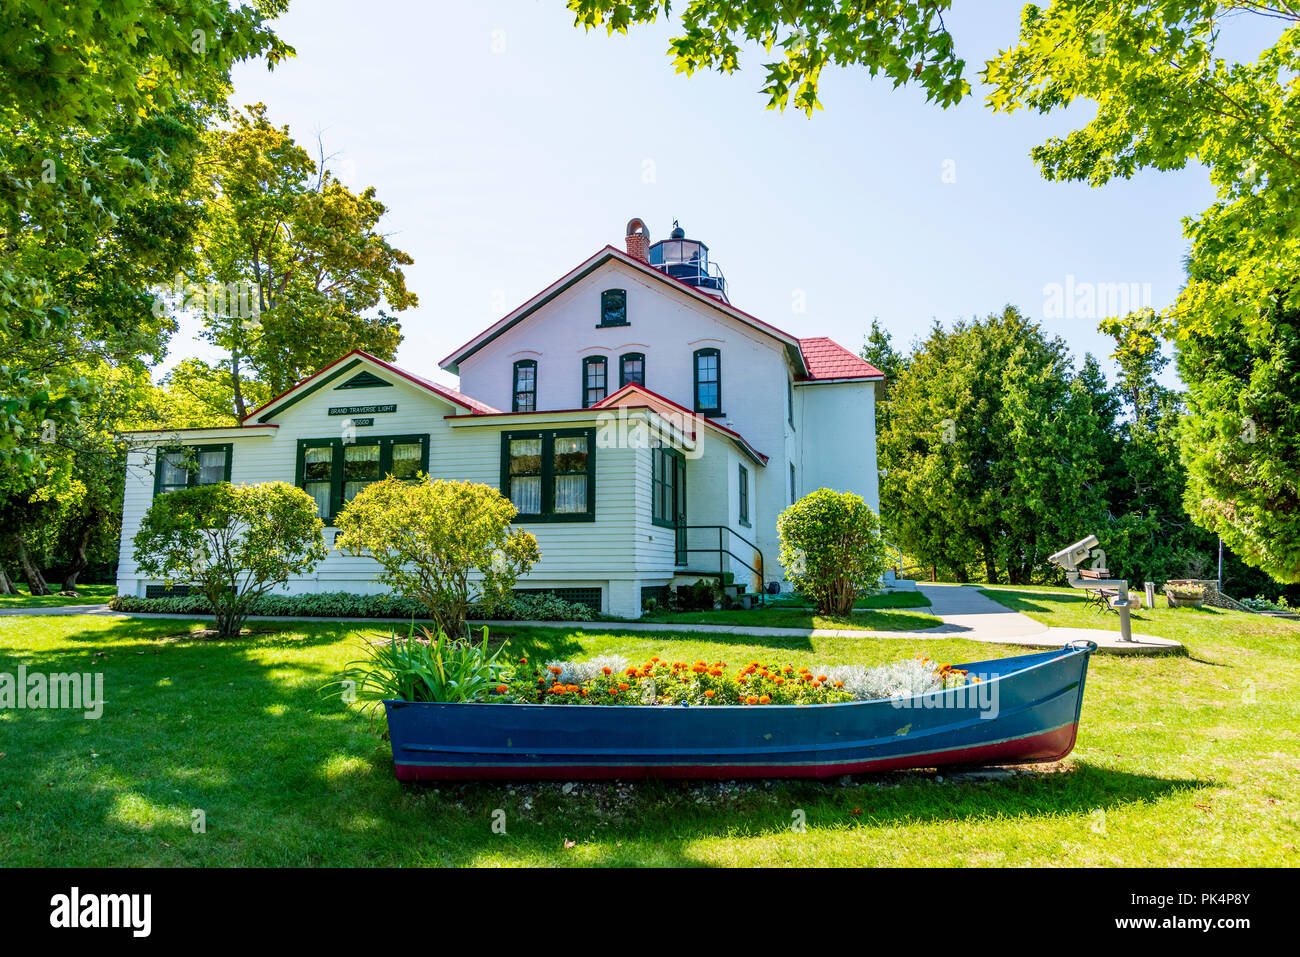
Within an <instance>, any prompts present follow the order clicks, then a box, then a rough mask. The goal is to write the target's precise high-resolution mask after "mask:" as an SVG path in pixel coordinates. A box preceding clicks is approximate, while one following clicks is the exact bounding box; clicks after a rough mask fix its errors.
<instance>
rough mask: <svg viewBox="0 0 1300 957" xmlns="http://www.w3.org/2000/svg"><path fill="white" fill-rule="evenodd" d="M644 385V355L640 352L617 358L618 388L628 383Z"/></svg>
mask: <svg viewBox="0 0 1300 957" xmlns="http://www.w3.org/2000/svg"><path fill="white" fill-rule="evenodd" d="M631 382H635V383H636V384H637V385H645V355H644V354H643V353H640V352H628V353H625V354H623V355H621V356H619V357H618V387H619V388H620V389H621V388H623V386H625V385H627V384H628V383H631Z"/></svg>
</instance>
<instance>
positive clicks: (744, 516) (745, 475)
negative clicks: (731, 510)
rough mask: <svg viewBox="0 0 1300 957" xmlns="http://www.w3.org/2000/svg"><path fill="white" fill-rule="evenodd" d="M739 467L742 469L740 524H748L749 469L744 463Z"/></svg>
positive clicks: (740, 476)
mask: <svg viewBox="0 0 1300 957" xmlns="http://www.w3.org/2000/svg"><path fill="white" fill-rule="evenodd" d="M737 467H738V468H739V469H740V473H739V480H740V485H739V488H740V495H739V501H740V508H739V513H740V516H739V517H740V524H741V525H748V524H749V469H747V468H745V466H743V465H738V466H737Z"/></svg>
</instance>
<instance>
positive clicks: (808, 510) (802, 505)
mask: <svg viewBox="0 0 1300 957" xmlns="http://www.w3.org/2000/svg"><path fill="white" fill-rule="evenodd" d="M776 528H777V532H778V534H779V535H780V537H781V564H782V565H784V566H785V576H786V578H788V579H789V580H790V581H791V582H793V583H794V587H795V591H797V592H799V593H801V594H804V595H807V596H808V597H809V598H810V599H812V601H813V602H814V603H815V604H816V606H817V610H818V611H820V612H821V613H822V614H824V615H825V614H832V615H847V614H849V612H851V611H852V610H853V603H854V601H856V600H857V597H858V595H859V594H860V593H861V592H863V591H865V590H867V589H868V588H874V587H876V586H877V585H879V584H880V580H881V578H882V577H883V576H884V574H885V568H886V566H887V564H888V561H887V557H886V554H885V544H884V540H883V539H882V538H881V537H880V520H879V519H878V518H877V517H876V513H875V512H873V511H872V510H871V509H870V508H869V507H868V506H867V504H866V502H864V501H863V500H862V496H860V495H854V494H853V493H852V492H836V491H832V490H831V489H828V488H821V489H818V490H817V491H815V492H810V493H809V494H808V495H805V496H804V497H803V498H801V499H799V501H797V502H795V503H794V504H793V505H791V506H790V507H789V508H787V509H786V510H785V511H784V512H782V513H781V515H780V517H779V518H777V520H776Z"/></svg>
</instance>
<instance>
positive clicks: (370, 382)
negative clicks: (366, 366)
mask: <svg viewBox="0 0 1300 957" xmlns="http://www.w3.org/2000/svg"><path fill="white" fill-rule="evenodd" d="M384 387H390V388H391V387H392V383H391V382H385V381H384V380H383V379H381V378H379V376H377V375H375V374H374V373H373V372H370V371H369V370H363V371H361V372H358V373H357V374H356V375H354V376H353V377H352V378H351V379H349V380H348V381H347V382H344V383H343V384H342V385H336V386H335V387H334V388H335V389H379V388H384Z"/></svg>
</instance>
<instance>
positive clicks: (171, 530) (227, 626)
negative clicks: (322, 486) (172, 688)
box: [134, 482, 329, 638]
mask: <svg viewBox="0 0 1300 957" xmlns="http://www.w3.org/2000/svg"><path fill="white" fill-rule="evenodd" d="M134 545H135V560H136V563H137V565H138V566H139V569H140V572H141V573H142V574H144V575H147V576H149V577H150V578H160V579H162V580H163V581H166V582H192V583H193V586H192V587H194V588H195V590H197V591H199V592H201V593H202V595H203V597H204V598H205V599H206V600H207V603H208V606H209V607H210V608H211V610H212V614H213V615H215V616H216V627H217V634H218V635H220V636H221V637H222V638H233V637H235V636H237V635H238V634H239V633H240V630H241V629H242V628H243V624H244V619H245V618H247V617H248V615H249V614H250V613H251V608H252V605H253V604H254V603H255V602H256V601H257V600H258V599H260V598H261V597H263V596H264V595H265V594H266V593H267V592H269V591H271V590H272V589H273V588H275V587H276V586H278V585H283V584H284V583H285V582H287V581H288V580H289V579H290V578H292V577H294V576H297V575H303V574H306V573H307V572H310V571H311V570H312V569H313V568H315V567H316V565H317V564H318V563H319V562H320V561H321V560H322V559H324V558H325V556H326V555H327V554H329V550H328V548H326V546H325V536H324V526H323V525H322V524H321V520H320V518H319V517H318V516H317V514H316V502H315V501H314V500H313V499H312V497H311V496H310V495H308V494H307V493H306V492H304V491H303V490H302V489H300V488H294V487H293V486H292V485H289V484H287V483H285V482H263V483H261V484H259V485H231V484H230V483H229V482H218V483H217V484H215V485H200V486H196V487H194V488H186V489H181V490H180V491H176V492H169V493H167V494H166V495H159V496H157V497H156V498H154V500H153V502H152V503H151V504H150V506H149V508H148V510H147V511H146V512H145V513H144V518H142V519H141V521H140V528H139V530H138V531H137V532H136V535H135V540H134Z"/></svg>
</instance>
